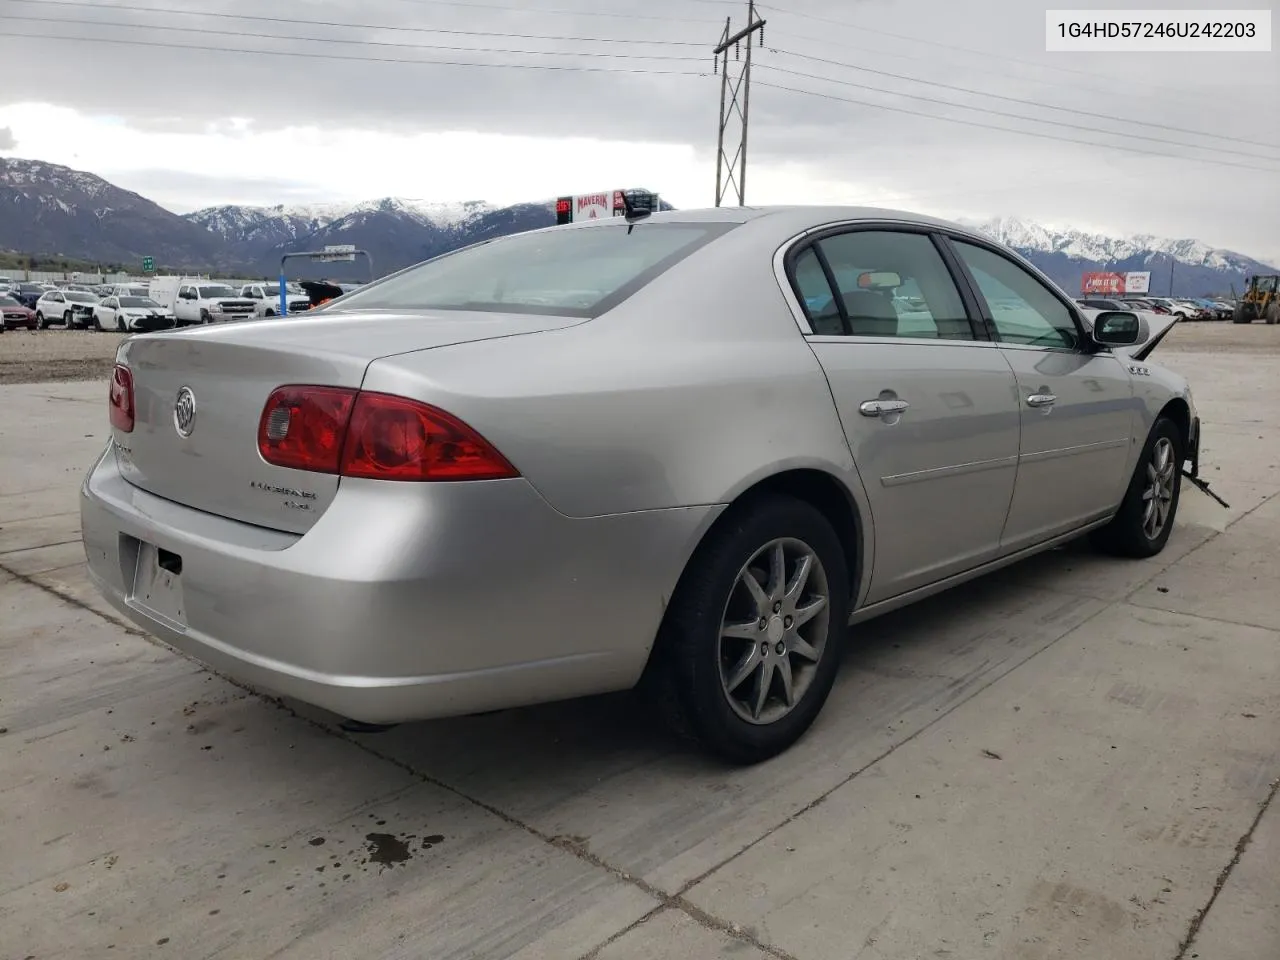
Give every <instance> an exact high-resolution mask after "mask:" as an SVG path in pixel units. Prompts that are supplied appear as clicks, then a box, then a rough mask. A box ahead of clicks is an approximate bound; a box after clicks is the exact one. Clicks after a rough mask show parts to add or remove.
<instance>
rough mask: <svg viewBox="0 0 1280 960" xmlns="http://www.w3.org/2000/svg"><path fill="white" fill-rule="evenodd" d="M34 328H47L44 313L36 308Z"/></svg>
mask: <svg viewBox="0 0 1280 960" xmlns="http://www.w3.org/2000/svg"><path fill="white" fill-rule="evenodd" d="M36 329H38V330H48V329H49V324H48V322H47V321H46V320H45V318H44V314H43V313H41V312H40V311H39V310H37V311H36Z"/></svg>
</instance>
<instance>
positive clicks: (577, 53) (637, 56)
mask: <svg viewBox="0 0 1280 960" xmlns="http://www.w3.org/2000/svg"><path fill="white" fill-rule="evenodd" d="M8 19H10V20H24V21H34V22H37V23H65V24H70V25H72V26H77V27H119V28H121V29H126V30H136V29H137V24H134V23H118V22H115V21H111V20H79V19H72V18H69V17H15V16H10V17H9V18H8ZM147 29H148V30H164V31H169V32H173V33H198V34H212V35H214V36H222V37H252V38H254V39H257V40H288V41H291V42H292V41H297V42H299V43H341V44H348V45H352V46H357V47H394V48H396V49H400V50H444V51H451V52H455V53H456V52H462V53H465V52H468V51H469V52H472V53H501V54H524V55H528V56H538V57H608V58H609V59H610V60H617V59H625V60H667V61H672V60H674V61H683V62H686V63H697V62H701V61H705V60H706V58H705V57H687V56H682V57H677V56H671V55H669V54H656V53H613V52H612V51H609V52H603V53H602V52H600V51H589V50H510V49H503V48H498V47H457V46H449V45H441V44H434V43H393V42H391V41H386V40H344V39H342V38H340V37H299V36H294V35H285V34H279V33H246V32H244V31H243V30H210V29H209V28H208V27H161V26H154V25H149V26H148V27H147ZM271 52H272V53H274V52H276V51H274V50H273V51H271Z"/></svg>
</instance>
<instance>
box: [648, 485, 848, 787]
mask: <svg viewBox="0 0 1280 960" xmlns="http://www.w3.org/2000/svg"><path fill="white" fill-rule="evenodd" d="M731 510H732V511H733V512H732V513H731V514H729V515H726V516H725V517H724V518H722V520H721V522H720V524H719V526H718V527H717V529H716V530H714V531H713V532H712V533H711V534H710V535H709V537H708V539H707V540H706V541H705V542H704V543H703V544H701V545H700V546H699V548H698V550H697V552H696V553H695V554H694V557H693V559H692V560H690V563H689V566H688V568H687V569H686V570H685V573H684V575H683V577H682V578H681V581H680V584H679V586H678V587H677V588H676V591H675V595H674V596H673V598H672V602H671V604H670V605H669V606H668V608H667V611H666V615H665V617H664V619H663V625H662V628H661V630H660V633H659V637H658V642H657V644H656V646H655V650H654V655H653V661H652V662H651V663H650V665H649V669H648V670H646V677H645V680H644V681H642V686H643V687H645V688H647V690H648V691H649V692H650V693H651V694H652V695H655V696H656V699H657V702H658V705H659V707H660V708H661V709H662V711H663V713H664V714H665V715H666V718H667V720H668V722H669V723H670V724H671V726H673V727H674V728H675V730H676V731H677V732H679V733H681V734H683V735H685V736H687V737H689V738H690V739H692V740H693V741H695V742H696V743H698V744H699V745H700V746H702V747H703V748H705V749H706V750H708V751H709V752H711V753H713V754H716V755H718V756H720V757H721V758H723V759H725V760H728V761H730V762H733V763H757V762H759V761H762V760H767V759H768V758H770V757H772V756H775V755H777V754H779V753H781V752H782V751H783V750H785V749H787V748H788V747H789V746H791V745H792V744H793V743H795V742H796V741H797V740H798V739H799V738H800V737H801V736H802V735H803V734H804V732H805V731H806V730H808V728H809V727H810V726H811V725H812V724H813V721H814V719H815V718H816V717H817V716H818V713H819V711H820V710H821V709H822V706H823V704H824V703H825V702H826V699H827V695H828V694H829V693H830V692H831V686H832V684H833V683H834V682H835V677H836V671H837V669H838V667H839V662H840V656H841V646H842V642H843V640H844V634H845V626H846V624H847V622H848V616H849V615H848V605H849V597H848V595H849V574H848V563H847V561H846V559H845V554H844V549H843V547H842V546H841V544H840V540H839V538H838V537H837V536H836V534H835V532H834V531H833V529H832V527H831V524H830V523H828V522H827V520H826V518H825V517H824V516H823V515H822V513H820V512H819V511H818V510H817V509H816V508H814V507H813V506H811V505H810V504H808V503H806V502H804V501H801V500H797V499H795V498H792V497H785V496H768V497H761V498H758V499H756V500H754V501H751V502H749V503H745V504H741V505H738V506H736V507H733V508H731Z"/></svg>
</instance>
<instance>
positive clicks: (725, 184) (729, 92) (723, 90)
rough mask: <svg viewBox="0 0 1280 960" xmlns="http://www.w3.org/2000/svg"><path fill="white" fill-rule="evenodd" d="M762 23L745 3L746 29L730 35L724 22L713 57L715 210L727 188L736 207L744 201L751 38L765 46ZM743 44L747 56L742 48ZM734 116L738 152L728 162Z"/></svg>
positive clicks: (726, 20)
mask: <svg viewBox="0 0 1280 960" xmlns="http://www.w3.org/2000/svg"><path fill="white" fill-rule="evenodd" d="M764 23H765V22H764V21H763V20H761V19H760V18H759V17H757V16H756V3H755V0H747V25H746V26H745V27H743V28H742V29H741V30H739V31H738V32H737V33H730V29H731V28H730V23H729V18H728V17H725V18H724V32H723V33H721V34H720V43H719V44H717V46H716V48H715V51H714V56H715V58H716V66H717V67H719V69H720V132H719V135H718V137H717V138H716V206H717V207H718V206H720V205H721V204H722V203H723V202H724V198H725V196H726V195H728V193H729V190H730V187H732V188H733V192H734V193H735V194H736V195H737V197H738V206H742V205H743V204H744V203H746V199H747V127H748V123H747V120H748V117H749V116H750V108H751V50H752V46H753V42H752V41H753V39H754V34H755V33H756V32H757V31H759V33H760V42H761V43H763V42H764ZM744 40H745V41H746V47H747V50H746V55H745V56H744V55H743V52H742V45H743V41H744ZM730 47H732V48H733V58H734V62H735V63H736V64H739V65H740V66H738V68H737V69H736V70H735V71H734V73H735V75H734V76H733V77H732V78H731V77H730V76H729V48H730ZM734 114H737V117H738V120H739V121H740V123H739V124H738V131H739V132H738V148H737V149H736V150H735V151H734V153H733V157H732V158H730V157H729V155H728V154H727V153H726V152H725V144H724V141H725V133H726V131H727V130H728V128H729V126H730V120H731V119H732V117H733V115H734Z"/></svg>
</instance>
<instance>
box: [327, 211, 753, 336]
mask: <svg viewBox="0 0 1280 960" xmlns="http://www.w3.org/2000/svg"><path fill="white" fill-rule="evenodd" d="M733 226H734V225H733V224H722V223H715V224H705V223H637V224H635V225H633V228H632V229H630V230H628V228H627V224H626V223H624V222H621V221H620V222H619V223H618V224H617V225H613V224H610V225H609V226H602V227H589V228H585V229H582V228H572V227H566V228H552V229H550V230H542V231H535V232H532V233H523V234H515V235H513V236H509V237H503V238H502V239H499V240H492V241H489V242H488V243H482V244H477V245H476V246H472V247H467V248H464V249H462V250H459V251H457V252H456V253H451V254H446V255H445V256H443V257H438V258H436V259H434V260H428V261H427V262H426V263H422V264H419V265H418V266H416V267H410V268H409V269H408V270H405V271H402V272H401V273H398V274H394V275H393V276H390V277H388V278H386V279H385V280H381V281H379V282H378V283H375V284H372V285H370V286H369V287H367V288H364V289H361V290H358V291H355V292H354V293H350V294H348V295H347V296H345V297H343V298H342V301H341V306H342V308H344V309H347V308H350V309H357V310H476V311H494V312H499V313H532V314H548V315H557V316H570V317H594V316H599V315H600V314H602V313H604V312H606V311H608V310H611V309H613V307H615V306H617V305H618V304H619V303H621V302H622V301H623V300H625V299H626V298H627V297H629V296H631V295H632V294H633V293H635V292H636V291H637V290H639V289H640V288H641V287H643V286H644V285H645V284H647V283H650V282H651V281H652V280H654V279H655V278H656V277H658V276H659V275H660V274H662V273H663V272H664V271H665V270H667V269H669V268H670V267H672V266H673V265H675V264H676V263H677V262H679V261H680V260H683V259H684V258H685V257H687V256H688V255H689V254H691V253H692V252H693V251H694V250H696V249H698V247H700V246H702V245H703V244H705V243H708V242H709V241H711V240H712V239H714V238H715V237H717V236H720V235H722V234H723V233H725V232H726V231H728V230H729V229H732V227H733Z"/></svg>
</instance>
